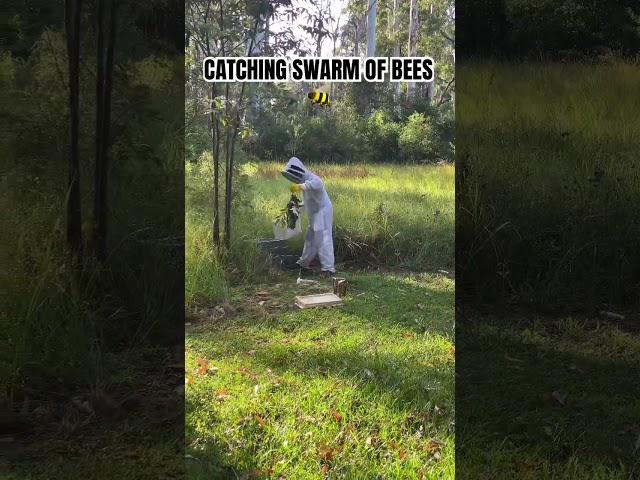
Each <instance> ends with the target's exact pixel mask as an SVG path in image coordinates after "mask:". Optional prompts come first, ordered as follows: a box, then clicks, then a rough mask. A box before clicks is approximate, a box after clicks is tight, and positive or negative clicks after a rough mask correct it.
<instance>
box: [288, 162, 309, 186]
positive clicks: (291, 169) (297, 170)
mask: <svg viewBox="0 0 640 480" xmlns="http://www.w3.org/2000/svg"><path fill="white" fill-rule="evenodd" d="M282 175H283V176H284V177H285V178H286V179H287V180H289V181H291V182H293V183H304V181H305V179H306V177H307V169H306V168H305V167H304V165H303V164H302V162H301V161H300V159H299V158H297V157H291V158H290V159H289V161H288V162H287V166H286V167H284V170H283V171H282Z"/></svg>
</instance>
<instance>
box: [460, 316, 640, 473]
mask: <svg viewBox="0 0 640 480" xmlns="http://www.w3.org/2000/svg"><path fill="white" fill-rule="evenodd" d="M479 322H482V323H479ZM479 322H478V321H470V320H464V321H459V322H458V326H457V336H456V339H457V349H458V351H459V352H463V354H462V355H459V356H458V358H457V361H456V377H457V380H458V381H457V388H456V411H457V412H458V416H457V439H458V444H457V450H456V462H457V465H458V468H459V470H460V471H465V470H466V469H468V470H472V469H474V468H475V469H477V468H478V467H479V466H480V465H478V461H479V459H481V460H480V462H481V463H484V465H482V466H481V468H484V469H483V474H484V476H485V478H488V477H490V476H491V475H495V473H496V472H497V465H498V462H499V461H500V460H497V458H498V456H500V455H505V454H506V455H507V459H506V462H507V465H508V467H510V468H512V469H515V470H518V469H519V468H522V462H521V460H522V459H523V458H533V459H535V460H536V461H537V462H539V463H547V464H551V465H552V468H554V469H556V470H558V471H559V472H560V473H562V472H563V471H564V470H563V469H564V468H565V467H566V465H567V463H569V462H577V463H578V464H579V465H580V466H581V467H584V468H587V471H588V468H591V467H594V466H595V467H602V466H606V467H608V468H611V469H614V470H615V469H619V468H620V466H623V467H624V469H625V471H626V472H627V473H626V475H629V474H630V473H629V472H632V471H633V468H634V466H635V469H636V470H635V474H636V475H637V474H638V473H640V472H639V471H638V468H639V466H638V465H637V463H638V457H637V453H638V452H637V449H638V447H637V446H638V442H639V441H640V423H639V422H638V419H639V418H640V400H639V399H640V383H639V382H638V377H637V372H638V371H640V341H639V340H638V339H637V337H636V338H635V339H634V338H633V337H632V336H630V335H625V334H622V333H621V332H620V331H619V330H616V329H608V328H603V329H602V330H600V329H599V328H596V327H593V328H588V327H585V326H584V325H577V326H574V327H573V328H562V329H560V328H561V327H559V326H558V325H559V324H558V322H554V323H553V324H550V325H545V327H544V328H543V329H542V330H540V327H539V326H537V327H536V326H533V325H532V324H527V323H523V322H520V321H519V320H518V321H513V320H510V321H509V324H508V325H507V324H505V323H504V322H496V321H495V320H493V321H490V322H488V323H484V322H483V321H482V320H480V321H479ZM634 372H635V373H634ZM498 452H502V453H498ZM502 461H503V462H504V461H505V459H504V458H502ZM502 468H504V464H502ZM528 468H531V465H529V466H528ZM565 473H566V472H565ZM470 478H471V477H470ZM545 478H547V477H545ZM554 478H555V477H554ZM629 478H636V477H633V474H632V476H630V477H629Z"/></svg>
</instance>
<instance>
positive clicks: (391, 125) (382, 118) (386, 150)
mask: <svg viewBox="0 0 640 480" xmlns="http://www.w3.org/2000/svg"><path fill="white" fill-rule="evenodd" d="M401 129H402V126H401V125H400V124H398V123H396V122H393V121H392V120H391V118H390V116H389V114H388V113H386V112H384V111H382V110H376V111H374V112H373V114H372V115H371V116H370V117H369V119H368V121H367V130H366V134H367V139H368V141H367V144H368V145H369V147H370V148H371V160H373V161H374V162H389V161H394V160H396V159H397V156H398V138H399V136H400V131H401Z"/></svg>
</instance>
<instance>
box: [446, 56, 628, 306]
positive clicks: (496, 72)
mask: <svg viewBox="0 0 640 480" xmlns="http://www.w3.org/2000/svg"><path fill="white" fill-rule="evenodd" d="M459 70H460V74H459V75H458V87H459V89H458V99H457V100H458V103H457V112H456V113H457V129H458V130H457V131H458V144H457V148H458V155H459V157H458V158H459V160H458V162H459V163H458V172H459V175H458V182H457V188H456V192H457V206H458V208H457V217H456V220H457V232H456V242H457V245H458V250H457V253H458V262H457V265H458V269H459V273H460V275H461V279H462V282H461V285H462V288H463V289H465V290H468V291H475V292H476V293H479V294H481V295H491V294H495V293H498V294H500V295H504V294H505V292H506V293H508V294H512V295H514V297H516V298H517V299H518V300H523V301H528V302H535V303H545V304H557V303H564V302H566V301H567V299H571V302H570V303H573V304H575V305H578V304H581V305H586V304H592V303H594V302H600V301H612V302H613V301H628V300H630V299H632V300H636V301H637V300H638V288H639V287H640V270H639V269H638V265H640V250H639V249H638V248H637V247H638V238H640V222H638V218H639V217H638V213H637V205H639V204H640V162H639V157H638V155H639V152H640V116H639V115H638V111H640V95H638V85H640V66H638V65H632V64H624V63H617V64H609V65H600V66H594V65H554V64H522V65H505V64H499V63H495V64H483V65H466V66H461V67H459Z"/></svg>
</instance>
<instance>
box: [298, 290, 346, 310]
mask: <svg viewBox="0 0 640 480" xmlns="http://www.w3.org/2000/svg"><path fill="white" fill-rule="evenodd" d="M296 305H297V306H298V308H315V307H335V306H337V305H342V300H341V299H340V297H338V296H337V295H335V294H333V293H321V294H318V295H302V296H299V297H296Z"/></svg>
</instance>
